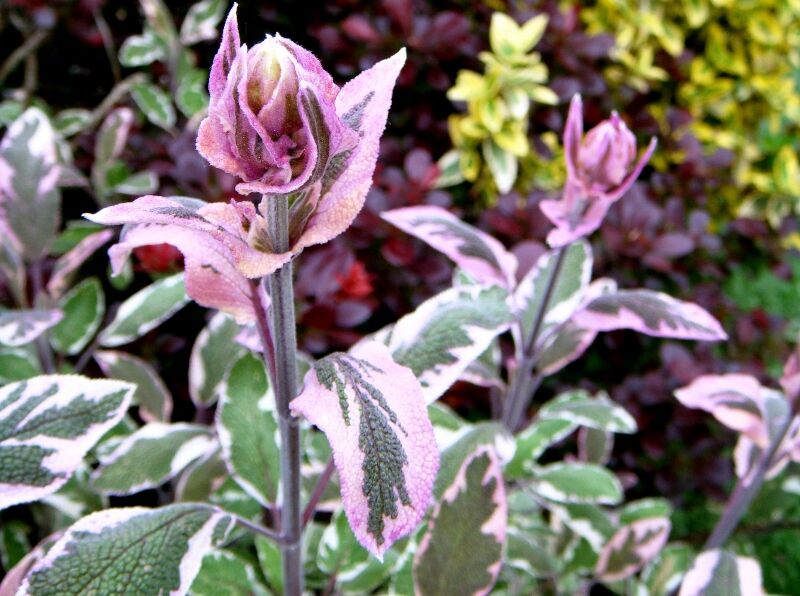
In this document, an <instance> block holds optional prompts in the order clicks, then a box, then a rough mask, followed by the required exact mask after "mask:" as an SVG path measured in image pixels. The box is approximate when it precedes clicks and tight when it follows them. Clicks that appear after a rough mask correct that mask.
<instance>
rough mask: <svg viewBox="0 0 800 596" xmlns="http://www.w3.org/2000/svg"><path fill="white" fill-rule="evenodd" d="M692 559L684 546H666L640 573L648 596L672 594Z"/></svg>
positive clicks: (691, 555)
mask: <svg viewBox="0 0 800 596" xmlns="http://www.w3.org/2000/svg"><path fill="white" fill-rule="evenodd" d="M692 559H694V551H693V550H692V548H691V547H690V546H687V545H685V544H668V545H667V546H666V547H664V549H663V550H662V551H661V552H660V553H659V554H658V556H657V557H656V558H655V560H653V562H651V563H650V564H649V565H648V566H647V567H646V568H645V570H644V571H643V572H642V583H644V585H645V586H646V587H647V589H648V590H649V591H650V594H673V593H674V592H675V591H676V590H677V589H678V587H679V586H680V585H681V580H682V579H683V576H684V575H685V574H686V572H687V571H688V570H689V566H690V565H691V564H692Z"/></svg>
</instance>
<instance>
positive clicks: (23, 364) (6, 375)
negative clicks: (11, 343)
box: [0, 346, 42, 385]
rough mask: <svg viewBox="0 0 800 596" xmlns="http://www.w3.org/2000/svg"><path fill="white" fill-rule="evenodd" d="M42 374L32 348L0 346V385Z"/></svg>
mask: <svg viewBox="0 0 800 596" xmlns="http://www.w3.org/2000/svg"><path fill="white" fill-rule="evenodd" d="M41 372H42V370H41V367H40V366H39V359H38V357H37V356H36V353H35V352H34V351H33V349H32V348H29V347H23V348H7V347H2V346H0V385H4V384H6V383H11V382H13V381H22V380H24V379H29V378H31V377H35V376H36V375H38V374H40V373H41Z"/></svg>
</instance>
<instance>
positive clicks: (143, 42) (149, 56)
mask: <svg viewBox="0 0 800 596" xmlns="http://www.w3.org/2000/svg"><path fill="white" fill-rule="evenodd" d="M164 58H165V52H164V44H163V43H162V42H161V40H160V39H158V37H156V34H155V33H153V31H152V30H150V29H145V30H144V32H143V33H142V34H141V35H131V36H130V37H129V38H128V39H126V40H125V41H124V42H122V47H121V48H120V49H119V62H120V64H122V66H127V67H128V68H135V67H137V66H146V65H148V64H152V63H153V62H155V61H156V60H163V59H164Z"/></svg>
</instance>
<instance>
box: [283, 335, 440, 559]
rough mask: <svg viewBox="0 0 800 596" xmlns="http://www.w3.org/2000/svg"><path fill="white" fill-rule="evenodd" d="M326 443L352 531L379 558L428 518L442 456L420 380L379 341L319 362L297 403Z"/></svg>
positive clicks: (295, 409)
mask: <svg viewBox="0 0 800 596" xmlns="http://www.w3.org/2000/svg"><path fill="white" fill-rule="evenodd" d="M291 408H292V410H294V412H295V413H298V414H302V415H304V416H305V417H306V418H308V419H309V420H310V421H311V422H312V423H313V424H315V425H317V426H318V427H319V428H320V429H321V430H322V431H323V432H324V433H325V435H326V436H327V437H328V441H329V442H330V444H331V447H332V449H333V458H334V462H335V464H336V468H337V470H338V472H339V479H340V481H341V487H342V491H341V492H342V501H343V503H344V508H345V512H346V513H347V518H348V520H349V521H350V526H351V527H352V528H353V531H354V533H355V535H356V537H357V538H358V540H359V542H361V544H362V545H364V547H365V548H367V549H368V550H370V551H371V552H373V553H375V554H376V555H378V556H381V555H382V554H383V552H384V551H385V550H386V549H387V548H388V547H389V546H390V545H391V544H392V543H393V542H394V541H396V540H398V539H399V538H401V537H403V536H405V535H406V534H408V533H410V532H411V531H413V530H414V529H415V528H416V526H417V524H418V523H419V522H420V520H421V519H422V516H423V515H424V514H425V510H426V509H427V507H428V504H429V503H430V499H431V492H432V489H433V482H434V480H435V478H436V472H437V470H438V468H439V452H438V449H437V447H436V442H435V439H434V435H433V427H432V425H431V423H430V420H429V419H428V414H427V410H426V407H425V401H424V398H423V396H422V390H421V388H420V386H419V382H418V381H417V379H416V378H415V377H414V374H413V373H412V372H411V371H410V370H409V369H407V368H405V367H404V366H400V365H398V364H397V363H395V362H394V361H393V360H392V357H391V355H390V354H389V352H388V350H387V349H386V348H385V347H384V346H383V345H381V344H378V343H376V342H373V343H363V344H360V345H357V346H356V347H354V348H353V350H352V351H351V352H350V353H349V354H341V353H337V354H332V355H330V356H328V357H326V358H323V359H322V360H320V361H318V362H317V363H315V364H314V367H313V368H312V370H310V371H309V372H308V373H307V374H306V377H305V383H304V386H303V390H302V391H301V393H300V395H299V396H298V397H297V398H296V399H295V400H294V401H292V403H291Z"/></svg>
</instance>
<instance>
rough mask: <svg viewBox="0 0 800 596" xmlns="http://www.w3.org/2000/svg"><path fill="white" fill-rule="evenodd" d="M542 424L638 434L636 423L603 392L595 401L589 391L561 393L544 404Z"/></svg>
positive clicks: (595, 397)
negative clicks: (563, 423)
mask: <svg viewBox="0 0 800 596" xmlns="http://www.w3.org/2000/svg"><path fill="white" fill-rule="evenodd" d="M537 415H538V417H539V418H540V419H542V420H547V419H558V420H567V421H569V422H572V423H574V424H577V425H578V426H586V427H589V428H596V429H598V430H603V431H607V432H612V433H628V434H630V433H635V432H636V420H634V419H633V416H631V415H630V414H628V412H626V411H625V409H624V408H623V407H622V406H620V405H619V404H617V403H615V402H614V401H612V400H611V399H610V398H609V397H608V395H607V394H606V393H604V392H600V393H598V394H597V395H596V396H594V397H592V396H591V395H590V394H589V392H588V391H583V390H576V391H568V392H566V393H562V394H561V395H559V396H557V397H555V398H553V399H551V400H550V401H548V402H547V403H546V404H544V405H543V406H542V407H541V408H540V409H539V412H538V414H537Z"/></svg>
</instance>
